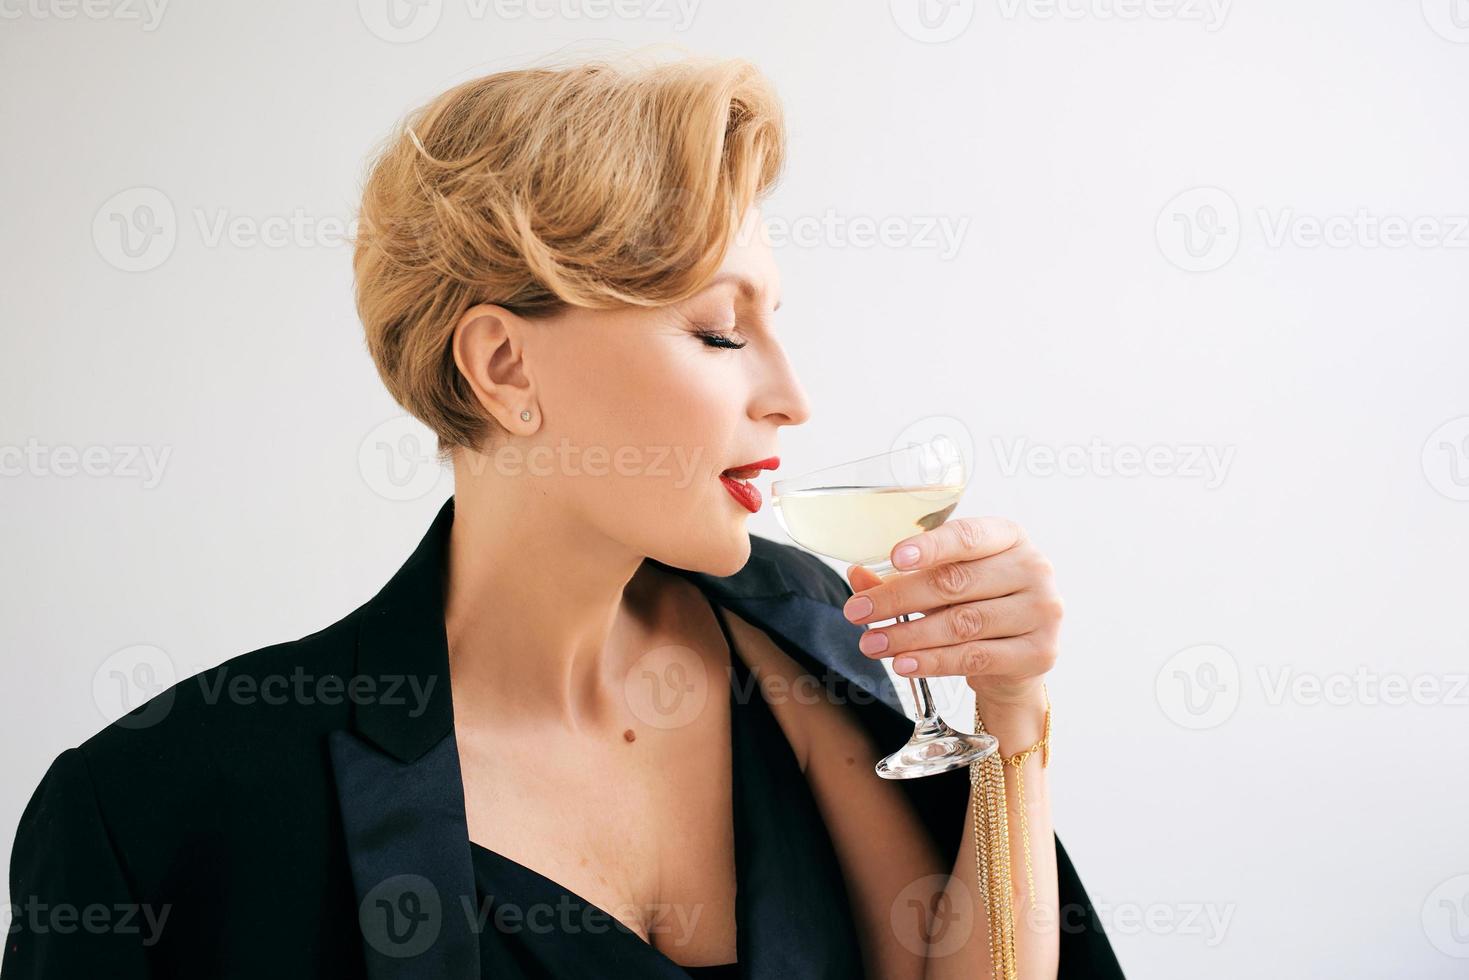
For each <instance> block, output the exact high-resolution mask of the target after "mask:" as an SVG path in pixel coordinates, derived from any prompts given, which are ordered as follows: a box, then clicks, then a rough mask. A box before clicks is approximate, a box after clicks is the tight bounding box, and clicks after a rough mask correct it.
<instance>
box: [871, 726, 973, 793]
mask: <svg viewBox="0 0 1469 980" xmlns="http://www.w3.org/2000/svg"><path fill="white" fill-rule="evenodd" d="M999 746H1000V743H999V742H997V741H996V740H995V738H994V736H993V735H984V734H975V735H971V734H969V733H968V732H958V731H955V730H954V729H952V728H950V727H949V726H948V725H946V724H944V721H943V719H942V718H935V719H934V720H933V722H931V723H929V724H924V725H919V726H918V728H917V729H915V730H914V732H913V737H912V738H910V739H909V740H908V744H906V745H904V746H903V747H902V748H901V749H899V750H898V751H896V752H894V753H893V754H892V755H890V756H888V757H887V758H884V759H879V760H878V763H877V767H876V768H877V774H878V775H879V776H881V777H882V778H883V779H915V778H917V777H919V776H937V775H938V774H939V773H941V772H948V771H949V770H951V769H958V768H960V767H962V766H967V765H969V764H970V763H971V762H978V761H979V760H980V759H983V758H985V757H987V756H990V755H993V754H994V753H995V750H996V749H998V748H999Z"/></svg>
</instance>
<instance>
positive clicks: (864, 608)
mask: <svg viewBox="0 0 1469 980" xmlns="http://www.w3.org/2000/svg"><path fill="white" fill-rule="evenodd" d="M843 611H844V612H845V613H846V614H847V618H848V619H850V620H852V621H853V622H856V621H857V620H859V619H861V618H862V617H864V616H870V615H872V600H871V599H869V598H867V597H866V596H865V595H854V596H852V598H850V599H848V600H847V605H846V608H845V609H844V610H843Z"/></svg>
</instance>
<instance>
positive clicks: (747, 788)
mask: <svg viewBox="0 0 1469 980" xmlns="http://www.w3.org/2000/svg"><path fill="white" fill-rule="evenodd" d="M710 606H711V607H712V608H713V610H714V618H715V619H716V620H718V622H719V628H720V630H721V631H722V632H723V633H724V641H725V645H726V647H727V649H728V651H729V659H730V670H729V678H730V685H729V726H730V748H731V762H732V767H731V769H732V771H731V779H732V786H731V789H732V797H733V799H734V801H735V806H734V815H733V817H734V827H735V842H736V847H735V855H734V856H735V894H736V898H737V901H736V904H735V927H736V935H737V936H738V935H739V927H740V925H741V922H742V918H743V916H742V913H744V912H747V911H748V910H749V909H750V906H751V903H750V902H749V901H746V902H740V901H738V898H739V896H749V895H751V894H752V890H753V889H754V885H753V883H752V882H750V875H751V869H750V867H749V862H748V861H747V860H746V857H747V855H748V854H750V853H751V850H752V847H751V839H752V835H754V834H770V833H772V832H774V831H775V830H776V829H777V828H776V826H775V825H774V824H773V823H771V822H770V821H769V820H765V819H758V818H756V817H755V814H754V813H752V812H751V811H752V810H753V811H758V812H759V813H761V814H766V813H770V812H774V811H779V813H780V817H781V819H780V825H779V831H780V833H781V835H782V836H783V837H784V838H786V839H787V841H786V846H790V845H794V846H795V847H797V848H799V849H801V850H803V851H808V852H815V853H818V854H822V855H834V854H835V850H834V848H833V845H832V841H831V837H830V835H829V833H828V832H827V829H826V825H825V823H824V821H823V820H822V818H821V814H820V811H819V810H818V809H817V805H816V802H815V798H814V797H813V796H812V795H811V793H810V791H809V789H808V784H807V782H806V777H805V775H804V774H803V773H802V772H801V769H800V766H799V764H798V763H797V761H796V756H795V753H794V752H793V751H792V750H791V748H790V743H789V742H788V741H787V740H786V737H785V733H784V731H782V729H781V727H780V723H779V722H778V721H776V718H775V715H774V714H773V713H772V712H771V710H770V706H769V705H768V704H767V703H766V701H765V698H764V695H763V693H762V692H761V689H760V685H759V684H758V683H752V681H751V675H750V670H749V668H748V667H747V666H746V665H745V662H744V661H743V660H742V659H741V657H740V656H739V653H738V651H737V649H736V647H735V643H734V638H733V637H732V636H731V635H730V631H729V627H728V625H727V624H726V623H725V621H724V616H723V615H722V614H721V613H720V612H719V607H718V606H717V605H714V604H713V603H712V602H711V603H710ZM756 746H759V749H758V751H759V755H756V754H755V752H752V751H748V750H749V749H751V748H754V747H756ZM757 770H758V771H757ZM770 843H771V842H770V841H761V842H760V845H761V846H769V844H770ZM742 845H743V846H742ZM470 850H471V852H472V854H473V859H474V883H475V892H476V897H477V898H478V899H479V902H478V909H479V912H480V915H481V916H482V917H483V921H484V922H485V926H484V928H483V931H482V932H481V933H480V944H479V950H480V962H481V964H482V966H481V970H482V972H483V975H484V976H485V977H495V978H501V977H505V978H521V977H526V978H530V977H537V978H539V977H558V978H559V977H597V978H606V980H617V978H621V977H628V978H639V980H640V978H643V977H669V978H675V977H677V978H684V977H693V978H696V980H700V978H702V980H733V978H737V977H740V976H741V972H740V964H739V963H738V962H735V963H721V964H716V965H712V966H685V965H683V964H681V963H678V962H676V961H675V960H674V959H673V958H672V957H671V956H669V955H667V954H665V953H664V952H662V951H661V950H659V949H658V948H657V947H656V946H653V945H651V944H649V943H648V942H647V941H645V940H644V939H643V938H642V937H641V936H639V935H638V934H637V933H636V932H634V931H632V930H631V929H629V928H628V927H627V926H626V925H624V924H623V923H622V921H621V920H619V919H618V918H617V917H616V916H614V915H612V914H611V913H610V912H608V911H606V910H604V909H602V908H600V907H599V906H597V905H596V904H594V903H592V902H590V901H588V900H586V899H585V898H582V897H581V896H580V895H578V894H576V893H575V892H573V891H571V890H569V889H567V888H566V887H565V886H563V885H561V884H558V883H557V882H555V881H553V880H552V879H550V878H548V877H546V876H545V875H543V874H541V873H540V872H538V871H534V870H532V869H531V868H528V867H526V866H525V865H523V864H521V863H519V862H518V861H515V860H513V859H512V858H509V857H507V856H505V855H503V854H501V853H499V852H498V851H494V850H491V849H490V848H487V847H482V846H480V845H479V844H475V843H472V842H471V844H470ZM800 870H801V873H805V874H807V877H806V878H805V879H803V880H802V881H801V888H802V891H803V892H815V893H820V894H821V895H822V897H823V900H822V901H820V902H817V903H815V904H814V906H811V907H810V908H809V912H810V915H809V916H806V917H804V918H803V921H802V924H801V932H800V938H799V940H797V941H799V942H800V943H801V944H802V947H803V952H804V954H806V955H808V956H812V957H814V958H815V960H816V961H817V962H824V963H825V967H824V972H822V973H820V974H812V976H829V977H833V978H835V977H841V978H857V977H860V976H861V975H862V974H861V963H860V960H859V959H858V957H857V950H856V946H855V943H854V937H855V935H856V932H855V928H856V927H855V924H854V922H853V920H852V916H851V910H850V907H849V905H848V902H847V901H846V890H845V885H844V883H843V881H842V878H841V875H840V871H839V868H838V866H837V865H836V862H835V861H815V862H810V864H809V867H807V868H803V869H800ZM790 871H791V875H790V878H795V876H796V874H797V873H798V872H797V869H795V868H792V869H790ZM787 880H790V879H787ZM772 894H773V892H772V891H771V890H770V889H769V888H768V887H767V889H766V890H765V891H764V892H761V891H758V890H754V891H753V901H755V902H759V901H761V899H762V896H764V897H766V899H767V900H769V896H771V895H772ZM533 916H534V917H535V918H536V919H539V920H540V921H541V922H542V923H544V924H545V925H544V926H543V927H542V928H534V927H533V925H532V922H533V919H532V917H533ZM736 942H737V945H738V939H737V940H736Z"/></svg>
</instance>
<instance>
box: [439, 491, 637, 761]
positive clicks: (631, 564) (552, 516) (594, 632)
mask: <svg viewBox="0 0 1469 980" xmlns="http://www.w3.org/2000/svg"><path fill="white" fill-rule="evenodd" d="M535 489H536V488H535V486H534V484H533V483H531V482H527V481H512V480H499V481H496V480H493V479H464V480H461V479H459V478H458V476H457V474H456V479H455V494H454V523H453V527H452V529H451V531H450V536H449V557H448V568H447V572H448V579H447V585H446V587H445V596H444V630H445V634H446V636H447V639H448V644H449V662H450V674H451V678H452V685H453V690H454V701H455V714H456V716H457V717H460V718H461V721H462V722H464V723H465V724H471V725H472V724H475V723H477V722H483V721H485V720H488V719H493V720H494V722H495V724H496V725H502V724H516V725H519V726H522V727H524V726H530V727H540V726H550V727H558V728H561V729H563V730H571V731H573V732H583V731H587V732H590V731H595V730H596V729H598V728H601V727H606V726H611V725H613V724H615V723H616V722H615V719H616V718H617V717H619V716H620V715H619V713H618V709H619V708H620V707H622V706H623V705H624V694H623V678H624V675H625V673H626V671H627V669H628V668H629V667H630V666H631V664H632V662H633V661H634V660H635V659H636V656H637V646H638V644H637V642H636V640H635V637H636V636H637V635H638V633H639V630H640V628H641V627H642V626H643V625H644V624H645V621H646V617H647V615H648V608H649V607H648V606H647V604H646V602H645V601H644V600H645V598H646V597H645V596H644V595H643V594H642V590H641V589H640V588H639V585H640V582H639V583H634V581H633V580H634V578H635V576H637V573H638V570H639V569H640V568H641V567H642V564H643V559H644V556H643V555H640V554H637V553H635V552H633V551H631V550H629V549H628V548H627V547H626V546H624V545H622V544H620V543H618V542H615V541H612V540H610V539H608V538H607V537H606V536H604V535H601V534H600V533H598V532H597V531H596V530H594V529H592V528H589V527H587V526H586V525H584V524H582V523H581V522H579V521H575V520H571V519H568V517H567V515H566V512H565V508H564V507H560V506H558V505H557V503H556V502H555V501H554V500H553V499H549V498H548V497H547V495H545V494H543V493H541V494H538V493H536V492H535Z"/></svg>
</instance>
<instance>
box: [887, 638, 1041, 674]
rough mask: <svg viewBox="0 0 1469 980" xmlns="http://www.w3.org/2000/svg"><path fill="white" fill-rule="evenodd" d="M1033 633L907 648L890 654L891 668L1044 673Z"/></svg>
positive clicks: (925, 671) (900, 670) (903, 671)
mask: <svg viewBox="0 0 1469 980" xmlns="http://www.w3.org/2000/svg"><path fill="white" fill-rule="evenodd" d="M1034 637H1035V634H1033V633H1027V634H1026V635H1025V636H1008V637H1004V638H1002V639H994V640H971V641H969V642H968V643H961V644H959V645H958V646H952V647H944V648H942V649H932V648H930V649H924V650H910V651H908V652H907V653H903V654H899V655H898V656H896V657H894V658H893V670H894V671H896V672H897V673H898V674H900V675H902V676H904V677H952V676H954V675H958V676H961V677H977V676H987V677H1029V676H1032V675H1034V674H1042V673H1045V671H1046V670H1048V669H1049V667H1045V666H1042V665H1043V664H1044V663H1045V659H1046V658H1045V657H1044V656H1043V655H1041V654H1040V653H1039V651H1038V648H1037V642H1036V640H1035V639H1034Z"/></svg>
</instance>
